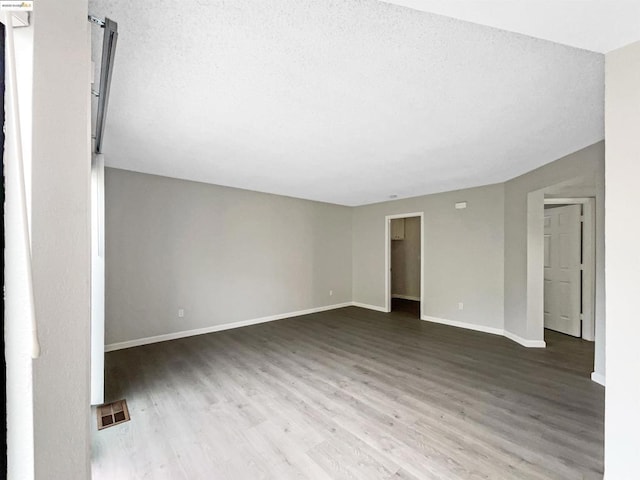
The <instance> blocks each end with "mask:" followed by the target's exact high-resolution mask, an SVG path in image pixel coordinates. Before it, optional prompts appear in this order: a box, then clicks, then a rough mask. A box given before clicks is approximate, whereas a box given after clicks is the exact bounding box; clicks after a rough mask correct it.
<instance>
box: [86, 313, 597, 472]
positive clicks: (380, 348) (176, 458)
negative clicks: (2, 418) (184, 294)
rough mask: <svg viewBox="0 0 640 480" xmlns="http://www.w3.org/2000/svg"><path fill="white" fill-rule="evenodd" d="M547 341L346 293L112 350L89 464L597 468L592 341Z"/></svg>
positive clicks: (163, 468)
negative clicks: (416, 314) (108, 423)
mask: <svg viewBox="0 0 640 480" xmlns="http://www.w3.org/2000/svg"><path fill="white" fill-rule="evenodd" d="M546 340H547V342H548V348H547V349H527V348H524V347H521V346H519V345H517V344H515V343H513V342H511V341H510V340H507V339H506V338H503V337H499V336H494V335H489V334H484V333H477V332H472V331H467V330H462V329H457V328H453V327H447V326H444V325H437V324H432V323H427V322H423V321H420V320H418V319H415V318H413V316H412V315H411V314H410V313H407V312H403V311H398V312H394V313H392V314H383V313H378V312H374V311H369V310H364V309H360V308H356V307H348V308H343V309H340V310H334V311H329V312H324V313H318V314H313V315H308V316H304V317H298V318H292V319H286V320H281V321H277V322H271V323H265V324H261V325H255V326H251V327H245V328H241V329H236V330H228V331H225V332H218V333H212V334H208V335H201V336H197V337H191V338H185V339H180V340H174V341H171V342H164V343H159V344H154V345H148V346H144V347H136V348H130V349H127V350H121V351H117V352H112V353H108V354H107V356H106V378H107V386H106V394H107V400H116V399H120V398H126V399H127V401H128V403H129V411H130V414H131V421H130V422H127V423H125V424H122V425H118V426H115V427H111V428H108V429H105V430H102V431H100V432H98V431H97V430H96V428H95V425H94V427H93V428H94V432H93V445H92V457H93V458H92V470H93V478H94V479H95V480H103V479H138V478H140V479H142V478H145V479H147V478H148V479H165V478H166V479H208V480H211V479H220V480H245V479H247V480H253V479H277V480H284V479H290V478H295V479H314V480H315V479H318V480H322V479H363V480H376V479H395V480H401V479H405V480H408V479H413V480H415V479H481V478H488V479H583V478H586V479H591V478H594V479H595V478H598V479H600V478H602V469H603V410H604V389H603V388H602V387H601V386H599V385H597V384H595V383H593V382H591V380H590V379H589V374H590V373H591V370H592V365H593V344H591V343H589V342H584V341H582V340H579V339H573V338H570V337H566V336H564V335H561V334H557V333H554V332H546ZM93 423H95V420H94V421H93Z"/></svg>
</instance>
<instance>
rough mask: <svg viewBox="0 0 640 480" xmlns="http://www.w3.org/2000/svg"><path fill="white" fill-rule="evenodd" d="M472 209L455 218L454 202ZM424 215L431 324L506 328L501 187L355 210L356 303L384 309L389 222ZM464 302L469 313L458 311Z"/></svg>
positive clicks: (427, 312)
mask: <svg viewBox="0 0 640 480" xmlns="http://www.w3.org/2000/svg"><path fill="white" fill-rule="evenodd" d="M458 201H467V202H468V208H467V209H465V210H456V209H455V208H454V204H455V202H458ZM413 212H424V238H423V239H422V241H423V242H424V270H425V277H426V278H425V285H424V298H423V313H424V314H425V315H427V316H431V317H437V318H442V319H446V320H453V321H459V322H466V323H472V324H476V325H481V326H487V327H493V328H500V329H501V328H502V326H503V321H504V320H503V319H504V315H503V308H504V296H503V292H504V282H503V275H504V245H503V242H504V187H503V185H502V184H499V185H489V186H485V187H479V188H471V189H467V190H460V191H454V192H446V193H439V194H435V195H426V196H422V197H415V198H409V199H405V200H395V201H391V202H384V203H378V204H374V205H366V206H362V207H356V208H354V209H353V300H354V301H355V302H359V303H364V304H368V305H374V306H377V307H384V305H385V263H384V262H385V260H384V257H385V251H384V250H385V216H386V215H394V214H402V213H413ZM458 302H463V303H464V310H458Z"/></svg>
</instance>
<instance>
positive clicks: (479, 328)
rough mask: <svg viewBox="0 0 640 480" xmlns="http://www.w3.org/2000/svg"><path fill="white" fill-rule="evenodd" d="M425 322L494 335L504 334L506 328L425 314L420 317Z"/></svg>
mask: <svg viewBox="0 0 640 480" xmlns="http://www.w3.org/2000/svg"><path fill="white" fill-rule="evenodd" d="M420 318H421V320H424V321H425V322H433V323H440V324H442V325H449V326H450V327H458V328H466V329H467V330H475V331H476V332H483V333H490V334H492V335H503V332H504V330H502V329H501V328H495V327H487V326H486V325H477V324H475V323H467V322H458V321H456V320H446V319H444V318H437V317H430V316H428V315H423V316H422V317H420Z"/></svg>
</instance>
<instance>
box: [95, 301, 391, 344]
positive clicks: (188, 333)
mask: <svg viewBox="0 0 640 480" xmlns="http://www.w3.org/2000/svg"><path fill="white" fill-rule="evenodd" d="M352 305H353V302H345V303H337V304H334V305H326V306H324V307H316V308H309V309H307V310H299V311H297V312H288V313H280V314H278V315H269V316H267V317H260V318H252V319H249V320H240V321H238V322H230V323H222V324H220V325H211V326H210V327H204V328H196V329H193V330H184V331H181V332H173V333H165V334H163V335H155V336H153V337H145V338H137V339H135V340H127V341H125V342H117V343H110V344H109V345H105V347H104V351H105V352H113V351H114V350H122V349H124V348H131V347H139V346H141V345H149V344H151V343H158V342H166V341H167V340H176V339H178V338H185V337H193V336H195V335H203V334H205V333H213V332H220V331H222V330H230V329H232V328H240V327H248V326H249V325H256V324H258V323H266V322H273V321H275V320H282V319H284V318H292V317H300V316H303V315H309V314H311V313H318V312H326V311H327V310H335V309H337V308H343V307H350V306H352ZM358 306H360V305H358ZM365 308H367V307H365ZM373 308H374V309H376V308H379V307H373Z"/></svg>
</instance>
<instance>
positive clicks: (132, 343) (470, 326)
mask: <svg viewBox="0 0 640 480" xmlns="http://www.w3.org/2000/svg"><path fill="white" fill-rule="evenodd" d="M350 306H353V307H360V308H366V309H368V310H375V311H377V312H382V313H388V312H387V310H386V309H385V308H384V307H379V306H377V305H369V304H366V303H360V302H344V303H337V304H334V305H326V306H324V307H316V308H309V309H307V310H299V311H297V312H287V313H280V314H278V315H269V316H267V317H260V318H252V319H249V320H240V321H238V322H230V323H223V324H220V325H212V326H210V327H204V328H196V329H193V330H184V331H181V332H173V333H166V334H163V335H155V336H153V337H144V338H137V339H135V340H127V341H125V342H116V343H110V344H108V345H105V347H104V351H105V352H112V351H114V350H122V349H124V348H131V347H139V346H141V345H149V344H151V343H158V342H166V341H167V340H176V339H178V338H185V337H193V336H195V335H203V334H205V333H213V332H220V331H222V330H230V329H232V328H240V327H248V326H249V325H257V324H259V323H266V322H273V321H275V320H282V319H284V318H292V317H300V316H302V315H309V314H311V313H318V312H326V311H328V310H335V309H337V308H344V307H350ZM421 318H422V320H424V321H427V322H433V323H440V324H443V325H449V326H452V327H458V328H466V329H467V330H475V331H477V332H484V333H490V334H493V335H503V336H505V337H507V338H508V339H510V340H513V341H514V342H517V343H519V344H520V345H523V346H525V347H529V348H531V347H533V348H544V347H545V346H546V344H545V342H544V341H536V340H526V339H524V338H521V337H519V336H517V335H515V334H513V333H511V332H507V331H506V330H502V329H500V328H494V327H487V326H485V325H477V324H474V323H466V322H458V321H455V320H446V319H444V318H437V317H430V316H427V315H423V316H422V317H421ZM591 379H592V380H593V381H594V382H597V383H600V384H601V385H604V376H603V375H600V374H597V373H595V372H594V373H592V374H591Z"/></svg>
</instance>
